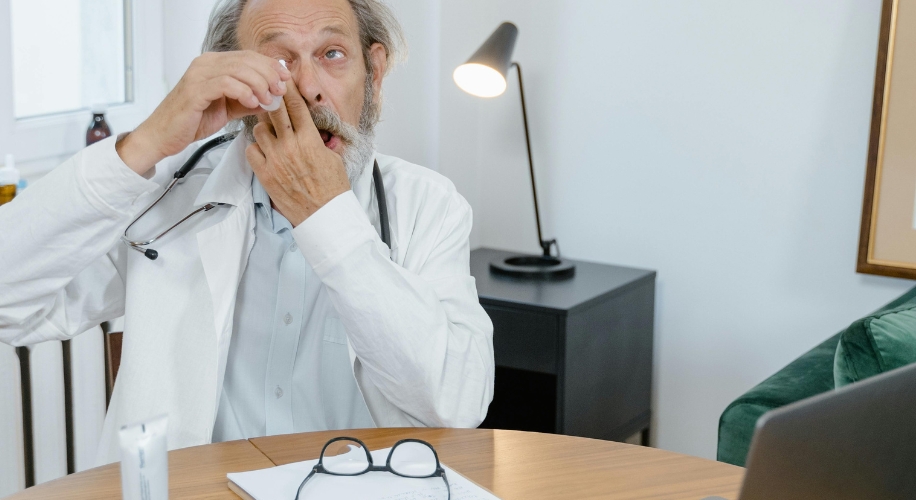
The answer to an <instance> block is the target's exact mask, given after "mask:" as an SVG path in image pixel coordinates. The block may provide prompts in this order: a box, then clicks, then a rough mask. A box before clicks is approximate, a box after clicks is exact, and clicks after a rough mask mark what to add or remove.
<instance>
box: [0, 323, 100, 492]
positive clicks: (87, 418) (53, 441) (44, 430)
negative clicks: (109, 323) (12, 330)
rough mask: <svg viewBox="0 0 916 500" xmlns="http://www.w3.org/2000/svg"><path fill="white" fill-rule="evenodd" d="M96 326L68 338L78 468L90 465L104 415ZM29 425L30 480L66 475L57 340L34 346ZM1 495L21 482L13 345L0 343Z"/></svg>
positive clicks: (19, 487) (22, 468)
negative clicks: (32, 475) (31, 447)
mask: <svg viewBox="0 0 916 500" xmlns="http://www.w3.org/2000/svg"><path fill="white" fill-rule="evenodd" d="M102 335H103V334H102V330H101V328H94V329H92V330H90V331H88V332H86V333H83V334H82V335H79V336H77V337H76V338H74V339H73V340H72V341H71V343H70V350H71V356H72V370H71V374H72V378H71V380H72V385H73V395H72V396H73V397H72V401H73V442H74V459H75V466H76V467H75V468H76V470H77V471H81V470H85V469H88V468H91V467H92V466H93V465H94V461H95V454H96V448H97V447H98V443H99V438H100V436H101V432H102V423H103V421H104V419H105V360H104V347H103V343H102V339H103V338H102ZM30 364H31V370H30V373H31V379H32V428H33V439H34V453H35V455H34V456H35V482H36V484H40V483H43V482H46V481H50V480H52V479H57V478H59V477H62V476H64V475H66V474H67V444H66V427H65V415H64V381H63V363H62V356H61V343H60V342H45V343H43V344H38V345H36V346H33V347H32V349H31V354H30ZM0 401H3V404H0V498H2V497H5V496H7V495H11V494H13V493H15V492H17V491H20V490H22V489H23V488H24V487H25V463H24V462H23V457H24V450H23V435H22V416H23V412H22V405H21V401H22V394H21V391H20V377H19V360H18V358H17V356H16V350H15V348H13V347H10V346H8V345H6V344H0Z"/></svg>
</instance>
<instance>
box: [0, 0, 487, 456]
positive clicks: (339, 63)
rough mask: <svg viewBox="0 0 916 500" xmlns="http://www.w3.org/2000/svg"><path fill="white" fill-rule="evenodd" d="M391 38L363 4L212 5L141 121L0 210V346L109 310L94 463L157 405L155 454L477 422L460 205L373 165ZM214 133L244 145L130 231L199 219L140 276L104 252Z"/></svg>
mask: <svg viewBox="0 0 916 500" xmlns="http://www.w3.org/2000/svg"><path fill="white" fill-rule="evenodd" d="M402 40H403V37H402V35H401V33H400V28H399V26H398V23H397V21H396V20H395V19H394V17H393V16H392V14H391V13H390V11H389V10H388V9H387V8H386V7H385V5H384V4H382V3H381V2H380V1H379V0H247V1H246V0H227V1H223V2H221V3H220V4H219V5H217V7H216V8H215V9H214V12H213V14H212V16H211V19H210V25H209V30H208V34H207V38H206V41H205V46H204V50H205V53H204V54H203V55H201V56H200V57H198V58H197V59H195V60H194V62H193V63H192V64H191V67H190V68H189V69H188V71H187V73H185V75H184V76H183V77H182V79H181V81H180V82H179V83H178V85H176V87H175V88H174V89H173V90H172V92H171V93H169V95H168V96H167V97H166V98H165V100H164V101H163V102H162V103H161V104H160V105H159V107H158V108H157V109H156V110H155V111H154V112H153V114H152V115H151V116H150V117H149V118H148V119H147V120H146V121H144V122H143V123H142V124H141V125H140V126H138V127H137V128H136V130H134V131H133V132H130V133H128V134H126V135H124V134H122V136H120V137H118V138H117V139H115V138H111V139H108V140H105V141H103V142H100V143H98V144H96V145H93V146H91V147H89V148H86V149H85V150H83V151H81V152H80V153H78V154H77V155H76V156H74V157H73V158H71V159H70V160H68V161H67V162H65V163H64V164H63V165H61V166H60V167H58V168H57V169H55V170H54V171H53V172H52V173H51V174H49V175H48V176H47V177H46V178H44V179H42V180H41V181H40V182H38V183H36V184H35V185H34V186H33V187H31V188H29V189H28V190H26V191H24V192H23V194H22V196H20V197H19V198H17V199H16V200H15V201H14V202H12V203H10V204H8V205H6V206H4V207H3V209H2V210H0V234H2V235H3V242H2V244H0V268H2V269H3V272H2V273H0V339H2V340H3V341H4V342H8V343H10V344H13V345H23V344H32V343H36V342H42V341H46V340H54V339H66V338H70V337H72V336H74V335H77V334H79V333H81V332H83V331H85V330H87V329H88V328H91V327H93V326H95V325H98V324H99V323H101V322H103V321H106V320H110V319H112V318H116V317H118V316H121V315H124V317H125V333H124V344H123V353H122V364H121V369H120V372H119V374H118V381H117V384H116V386H115V390H114V394H113V398H112V401H111V406H110V408H109V411H108V415H107V418H106V421H105V429H104V431H103V438H102V443H101V444H100V448H99V454H98V456H99V460H98V461H99V462H100V463H105V462H110V461H113V460H117V458H118V452H117V445H116V443H117V439H116V437H115V433H116V430H117V429H118V428H120V426H122V425H124V424H127V423H130V422H133V421H138V420H143V419H146V418H149V417H151V416H154V415H156V414H161V413H167V414H168V416H169V446H170V448H180V447H185V446H192V445H199V444H205V443H208V442H211V440H212V441H221V440H229V439H242V438H247V437H253V436H262V435H268V434H282V433H291V432H302V431H314V430H324V429H343V428H356V427H371V426H448V427H452V426H453V427H474V426H476V425H478V424H479V423H480V422H481V421H482V420H483V418H484V416H485V415H486V411H487V407H488V405H489V402H490V400H491V399H492V391H493V372H494V362H493V347H492V331H493V330H492V325H491V323H490V321H489V319H488V317H487V315H486V313H485V312H484V311H483V309H482V308H481V307H480V305H479V303H478V301H477V295H476V289H475V286H474V280H473V278H472V277H471V276H470V274H469V266H468V260H469V248H468V245H469V243H468V235H469V232H470V230H471V209H470V207H469V206H468V204H467V202H466V201H465V200H464V199H463V198H462V197H461V196H460V195H459V194H458V193H457V192H456V191H455V188H454V186H453V185H452V184H451V183H450V182H449V181H448V180H446V179H445V178H443V177H441V176H440V175H438V174H436V173H434V172H432V171H429V170H427V169H424V168H422V167H419V166H416V165H412V164H409V163H407V162H405V161H403V160H399V159H397V158H392V157H387V156H383V155H380V154H376V153H375V152H374V151H373V145H372V141H373V132H372V131H373V128H374V126H375V124H376V122H377V121H378V117H379V109H380V104H381V98H380V93H381V87H382V79H383V77H384V76H385V75H386V74H387V72H388V70H389V68H390V67H391V66H392V64H393V63H394V62H395V61H396V60H397V58H398V55H399V52H398V51H399V50H400V47H401V45H402ZM280 60H283V61H284V62H285V63H286V67H284V66H283V65H281V63H280V62H279V61H280ZM287 68H288V69H287ZM274 96H283V99H282V100H283V102H282V105H281V106H280V108H279V109H277V110H276V111H272V112H265V111H264V110H263V109H262V108H261V107H260V105H261V104H265V105H268V104H270V103H271V101H272V100H273V97H274ZM232 123H237V124H238V126H239V128H242V129H244V132H243V133H240V134H239V135H238V137H237V138H235V139H234V140H233V141H232V142H231V143H230V144H229V145H228V146H224V147H221V148H216V149H213V150H212V151H210V152H208V153H207V154H205V155H204V156H203V157H202V158H201V160H200V162H199V164H198V166H197V168H196V169H195V172H197V173H196V174H193V175H190V176H189V177H188V179H189V180H187V181H186V182H185V183H183V184H178V185H177V186H176V187H175V188H174V190H173V191H171V192H170V193H169V194H168V195H167V196H165V197H164V198H163V199H162V201H161V202H160V203H158V204H157V205H156V206H155V207H154V208H153V209H152V210H150V211H149V212H148V213H145V214H144V215H143V216H142V217H141V218H140V219H139V222H137V223H136V224H135V225H134V226H132V227H131V228H130V230H129V231H128V237H129V238H130V239H148V238H149V237H150V236H153V235H155V234H158V233H160V232H162V231H163V230H164V229H166V228H168V227H170V226H171V225H172V224H174V223H175V222H176V221H177V220H179V219H181V218H183V217H184V216H185V215H187V214H189V213H191V212H192V211H194V210H195V209H196V208H198V207H201V206H204V205H206V204H214V206H216V208H214V209H213V210H211V211H206V212H200V213H198V214H196V215H193V216H192V217H191V218H189V219H188V220H187V221H185V222H184V223H182V224H180V225H179V226H177V227H176V228H175V229H173V230H172V231H170V232H168V233H167V234H166V235H165V236H163V237H162V238H161V239H160V240H158V241H157V242H156V250H157V251H158V252H159V254H160V256H159V258H158V259H156V260H150V259H148V258H146V257H145V256H144V255H143V253H142V252H136V251H133V250H135V249H136V248H131V247H129V246H128V245H125V244H122V243H121V242H120V241H119V239H120V237H121V235H122V234H124V232H125V230H126V228H128V225H129V224H130V223H131V222H132V221H133V220H135V219H136V218H137V217H138V216H139V215H140V214H141V213H142V212H143V210H144V209H145V208H146V207H147V206H149V205H150V204H151V203H152V202H153V201H154V200H155V199H156V198H157V197H158V196H159V195H160V194H161V193H162V192H163V189H164V186H165V185H166V184H167V183H168V181H169V180H171V177H172V175H173V174H174V172H175V171H176V170H177V169H178V168H179V167H180V166H181V165H182V164H183V163H184V162H185V161H186V160H187V159H188V158H189V157H190V156H191V155H192V153H194V152H195V151H196V150H197V149H198V148H199V147H200V145H201V144H200V143H195V141H201V140H202V139H204V138H207V137H209V136H211V135H213V134H215V133H217V132H218V131H219V130H220V129H222V128H223V127H225V126H226V125H227V124H229V125H230V126H231V125H232ZM376 165H377V167H378V170H379V171H380V174H381V175H380V177H381V179H379V180H380V181H382V182H376V179H374V178H373V171H374V169H375V166H376ZM205 173H209V176H206V175H201V174H205ZM380 186H384V191H383V192H384V194H385V198H387V215H388V216H389V217H388V218H389V219H390V223H389V224H388V226H390V247H389V246H388V245H386V244H385V243H383V242H382V240H381V239H380V236H379V233H380V231H382V230H383V228H382V227H381V222H382V221H381V220H380V219H381V218H382V217H380V215H379V214H380V212H379V205H380V203H379V201H380V200H379V198H378V196H377V195H376V189H377V188H378V187H380ZM381 205H382V207H383V208H384V204H381Z"/></svg>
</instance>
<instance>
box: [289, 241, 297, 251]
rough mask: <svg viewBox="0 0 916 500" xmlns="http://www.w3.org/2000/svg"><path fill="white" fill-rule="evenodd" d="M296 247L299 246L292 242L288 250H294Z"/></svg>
mask: <svg viewBox="0 0 916 500" xmlns="http://www.w3.org/2000/svg"><path fill="white" fill-rule="evenodd" d="M297 248H299V247H297V246H296V244H295V243H293V244H292V245H290V246H289V251H290V252H295V251H296V249H297Z"/></svg>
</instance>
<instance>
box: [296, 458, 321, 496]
mask: <svg viewBox="0 0 916 500" xmlns="http://www.w3.org/2000/svg"><path fill="white" fill-rule="evenodd" d="M316 472H318V465H315V466H314V467H312V472H309V475H308V476H305V479H303V480H302V482H301V483H299V489H297V490H296V500H299V495H300V494H301V493H302V487H303V486H305V483H307V482H308V480H309V479H311V478H312V476H314V475H315V473H316Z"/></svg>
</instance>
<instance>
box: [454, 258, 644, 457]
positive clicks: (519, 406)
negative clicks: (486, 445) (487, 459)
mask: <svg viewBox="0 0 916 500" xmlns="http://www.w3.org/2000/svg"><path fill="white" fill-rule="evenodd" d="M510 255H511V252H505V251H501V250H493V249H488V248H480V249H477V250H474V251H472V252H471V274H472V275H473V276H474V278H475V279H476V280H477V294H478V296H479V297H480V303H481V305H483V307H484V309H486V311H487V313H488V314H489V315H490V319H492V320H493V329H494V330H493V347H494V350H495V355H496V389H495V393H494V397H493V403H491V405H490V411H489V413H488V414H487V418H486V420H485V421H484V422H483V424H481V427H485V428H495V429H515V430H526V431H538V432H553V433H559V434H567V435H571V436H583V437H590V438H597V439H608V440H614V441H622V440H624V439H627V438H628V437H630V436H632V435H634V434H636V433H637V432H642V439H643V443H644V444H648V439H649V433H648V430H649V421H650V419H651V416H652V410H651V388H652V343H653V321H654V314H655V313H654V311H655V272H654V271H647V270H643V269H633V268H628V267H620V266H610V265H605V264H595V263H592V262H581V261H574V262H575V263H576V274H575V276H573V277H571V278H568V279H566V280H562V281H531V280H524V279H517V278H511V277H505V276H500V275H495V274H491V273H490V270H489V263H490V261H491V260H494V259H499V258H505V257H507V256H510Z"/></svg>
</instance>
